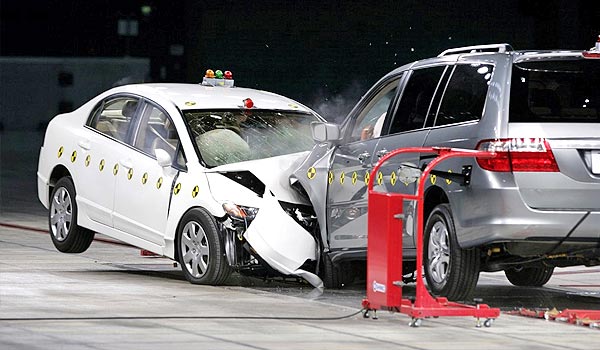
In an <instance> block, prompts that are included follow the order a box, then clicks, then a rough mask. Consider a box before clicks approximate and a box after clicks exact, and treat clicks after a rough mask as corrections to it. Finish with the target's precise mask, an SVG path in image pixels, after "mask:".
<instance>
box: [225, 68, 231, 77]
mask: <svg viewBox="0 0 600 350" xmlns="http://www.w3.org/2000/svg"><path fill="white" fill-rule="evenodd" d="M225 79H233V74H231V71H228V70H226V71H225Z"/></svg>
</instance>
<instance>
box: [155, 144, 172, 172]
mask: <svg viewBox="0 0 600 350" xmlns="http://www.w3.org/2000/svg"><path fill="white" fill-rule="evenodd" d="M154 154H155V155H156V162H158V165H160V166H161V167H163V168H166V167H168V166H171V164H173V159H172V158H171V156H170V155H169V153H167V151H165V150H164V149H162V148H157V149H155V150H154Z"/></svg>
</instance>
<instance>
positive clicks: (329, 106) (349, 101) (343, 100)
mask: <svg viewBox="0 0 600 350" xmlns="http://www.w3.org/2000/svg"><path fill="white" fill-rule="evenodd" d="M364 92H365V89H364V88H363V87H362V85H361V84H360V83H359V82H358V81H353V82H352V83H350V85H349V86H348V87H346V88H345V89H344V90H342V91H341V92H340V93H334V94H331V93H330V92H328V91H326V90H325V89H323V88H321V89H319V90H318V91H317V92H316V94H315V95H314V97H313V98H312V99H311V101H312V102H311V103H309V105H310V106H311V108H312V109H314V110H315V111H316V112H317V113H319V114H320V115H321V116H322V117H323V118H325V119H327V120H328V121H330V122H334V123H341V122H342V121H343V120H344V118H346V116H347V115H348V113H349V112H350V111H351V110H352V108H353V107H354V106H355V105H356V104H357V103H358V101H359V100H360V97H361V96H362V94H363V93H364Z"/></svg>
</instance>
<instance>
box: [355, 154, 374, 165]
mask: <svg viewBox="0 0 600 350" xmlns="http://www.w3.org/2000/svg"><path fill="white" fill-rule="evenodd" d="M370 158H371V153H369V152H363V153H361V154H359V155H358V161H359V162H360V164H363V165H364V164H365V162H367V161H368V160H369V159H370Z"/></svg>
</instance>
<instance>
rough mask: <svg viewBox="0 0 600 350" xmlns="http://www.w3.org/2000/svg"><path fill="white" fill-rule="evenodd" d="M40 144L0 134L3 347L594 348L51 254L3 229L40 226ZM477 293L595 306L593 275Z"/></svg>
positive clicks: (550, 331)
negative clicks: (367, 313) (415, 321)
mask: <svg viewBox="0 0 600 350" xmlns="http://www.w3.org/2000/svg"><path fill="white" fill-rule="evenodd" d="M40 135H41V134H39V133H9V134H8V136H7V133H0V137H1V138H0V141H2V142H1V143H0V145H1V146H2V147H0V148H1V151H2V152H0V153H1V156H2V157H1V158H0V160H1V161H0V175H1V176H0V349H2V350H4V349H38V348H39V349H142V348H143V349H154V348H157V349H158V348H162V349H164V348H170V349H179V348H181V349H186V348H207V349H283V348H285V349H290V350H291V349H303V350H304V349H308V348H315V349H366V348H377V349H404V348H406V349H444V350H449V349H482V348H484V349H503V350H504V349H531V350H533V349H586V350H587V349H597V348H600V330H599V329H591V328H588V327H582V326H573V325H569V324H565V323H561V322H554V321H545V320H540V319H531V318H524V317H518V316H511V315H508V314H506V313H503V314H502V315H501V316H500V318H498V319H497V320H496V321H495V323H494V324H493V326H492V327H491V328H475V320H474V319H473V318H470V317H456V318H451V317H446V318H443V317H442V318H437V319H427V320H425V321H424V322H423V325H422V326H421V327H420V328H410V327H408V326H407V324H408V322H409V318H408V317H407V316H406V315H402V314H391V313H388V312H379V319H378V320H370V319H364V318H363V317H362V315H361V314H360V313H358V312H359V310H360V300H361V299H362V298H363V297H364V289H363V287H362V286H360V285H358V286H351V287H350V288H347V289H345V290H341V291H325V292H324V293H319V292H318V291H315V290H313V289H311V288H309V287H307V286H306V285H300V284H294V283H282V282H274V283H264V282H262V281H259V280H255V279H251V278H246V277H240V276H234V277H233V278H232V279H231V280H230V281H228V285H226V286H221V287H212V286H196V285H191V284H189V283H188V282H187V281H185V279H184V278H183V276H182V274H181V272H180V271H179V269H177V268H174V267H173V264H172V262H171V261H170V260H167V259H163V258H155V257H142V256H140V253H139V250H138V249H135V248H131V247H126V246H118V245H114V244H106V243H102V242H94V243H93V244H92V246H91V247H90V249H89V250H88V251H87V252H85V253H83V254H79V255H70V254H62V253H59V252H58V251H56V249H55V248H54V247H53V245H52V243H51V241H50V238H49V236H48V234H42V233H40V232H35V231H32V230H24V229H18V228H14V227H13V228H11V227H9V226H7V224H10V225H12V224H17V225H25V226H28V227H34V228H38V229H40V230H45V228H46V225H47V223H46V218H45V211H44V210H43V208H42V206H41V205H40V204H39V203H38V202H37V196H36V192H35V168H36V166H37V147H39V144H41V140H40ZM7 138H9V139H10V140H11V142H7ZM19 140H20V141H19ZM14 143H16V144H17V145H19V144H20V145H21V146H20V147H18V146H15V145H14ZM7 144H8V145H9V146H7ZM19 154H20V155H19ZM411 288H412V287H408V288H407V291H408V292H410V290H411ZM476 294H477V295H478V296H483V297H484V301H485V302H488V303H489V304H490V305H493V306H499V307H502V308H503V309H505V310H507V309H511V308H512V307H519V306H527V307H543V308H551V307H553V306H556V307H558V308H588V309H600V268H584V267H577V268H569V269H558V270H557V271H556V272H555V275H554V276H553V278H552V279H551V280H550V282H549V284H548V285H547V286H546V287H544V288H533V289H532V288H530V289H522V288H516V287H513V286H510V284H509V283H508V282H507V280H506V278H505V277H504V275H503V274H501V273H495V274H482V276H481V279H480V283H479V285H478V288H477V292H476Z"/></svg>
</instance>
